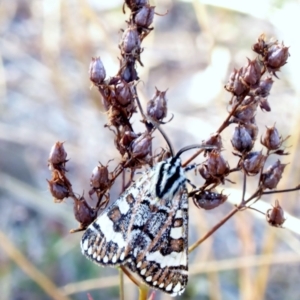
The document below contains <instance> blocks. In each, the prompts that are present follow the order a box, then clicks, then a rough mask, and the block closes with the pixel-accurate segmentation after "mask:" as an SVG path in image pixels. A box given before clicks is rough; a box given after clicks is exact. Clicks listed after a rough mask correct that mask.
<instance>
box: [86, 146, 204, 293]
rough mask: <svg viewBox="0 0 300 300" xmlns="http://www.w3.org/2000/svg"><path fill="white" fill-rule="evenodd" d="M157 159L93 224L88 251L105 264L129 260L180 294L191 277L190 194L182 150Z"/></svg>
mask: <svg viewBox="0 0 300 300" xmlns="http://www.w3.org/2000/svg"><path fill="white" fill-rule="evenodd" d="M195 147H197V148H200V147H203V146H201V145H199V146H190V147H186V148H183V149H182V150H180V151H179V152H178V153H177V155H175V156H174V157H171V158H169V159H167V160H165V161H162V162H159V163H157V164H156V165H155V166H154V167H153V168H151V169H149V170H148V171H146V172H145V173H143V175H142V176H141V177H140V178H139V180H137V181H136V182H134V183H133V184H132V185H131V186H129V187H128V188H127V189H126V190H125V192H124V193H122V194H121V195H120V197H119V198H118V199H117V200H116V201H115V202H114V203H113V204H112V205H111V206H109V207H108V208H107V209H105V210H104V211H103V212H102V214H101V215H100V216H99V217H98V218H97V219H96V220H95V221H94V222H93V223H92V224H91V225H90V226H89V227H88V228H87V230H86V231H85V233H84V234H83V237H82V240H81V249H82V253H83V254H84V255H85V256H86V257H88V258H89V259H91V260H92V261H93V262H95V263H97V264H100V265H102V266H113V267H116V266H120V265H125V266H127V267H129V268H130V269H131V270H132V271H133V272H135V273H137V274H138V276H139V277H140V278H141V279H142V280H143V281H144V282H145V283H146V284H148V285H149V286H150V287H152V288H156V289H159V290H161V291H163V292H165V293H168V294H171V295H172V296H177V295H180V294H182V293H183V291H184V290H185V287H186V285H187V282H188V194H187V189H186V182H188V179H187V178H186V175H185V172H186V171H187V170H190V169H191V167H187V168H183V167H182V166H181V159H180V155H181V154H182V153H183V152H184V151H186V150H189V149H191V148H195Z"/></svg>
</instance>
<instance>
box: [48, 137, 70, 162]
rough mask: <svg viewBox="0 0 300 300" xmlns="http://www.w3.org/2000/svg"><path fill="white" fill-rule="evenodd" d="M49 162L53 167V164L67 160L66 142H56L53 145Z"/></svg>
mask: <svg viewBox="0 0 300 300" xmlns="http://www.w3.org/2000/svg"><path fill="white" fill-rule="evenodd" d="M48 162H49V164H50V165H49V167H51V165H52V164H54V165H57V164H64V163H66V162H67V152H66V151H65V148H64V143H61V142H56V143H55V144H54V145H53V146H52V148H51V150H50V154H49V159H48Z"/></svg>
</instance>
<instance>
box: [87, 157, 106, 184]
mask: <svg viewBox="0 0 300 300" xmlns="http://www.w3.org/2000/svg"><path fill="white" fill-rule="evenodd" d="M90 185H91V187H93V188H95V189H100V190H105V189H106V188H107V187H108V185H109V172H108V167H107V166H103V165H102V164H101V163H100V162H99V165H98V166H97V167H95V168H94V170H93V172H92V176H91V179H90Z"/></svg>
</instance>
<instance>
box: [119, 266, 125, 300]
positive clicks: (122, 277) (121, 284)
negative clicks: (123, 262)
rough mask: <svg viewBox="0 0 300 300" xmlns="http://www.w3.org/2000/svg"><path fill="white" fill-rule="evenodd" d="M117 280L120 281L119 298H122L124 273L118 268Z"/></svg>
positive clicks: (122, 299) (121, 299)
mask: <svg viewBox="0 0 300 300" xmlns="http://www.w3.org/2000/svg"><path fill="white" fill-rule="evenodd" d="M119 281H120V284H119V286H120V300H124V273H123V270H122V269H119Z"/></svg>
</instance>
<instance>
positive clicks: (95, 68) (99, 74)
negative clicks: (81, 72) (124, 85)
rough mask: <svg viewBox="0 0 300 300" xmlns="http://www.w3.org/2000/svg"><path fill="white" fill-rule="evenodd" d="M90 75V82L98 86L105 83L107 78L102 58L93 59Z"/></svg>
mask: <svg viewBox="0 0 300 300" xmlns="http://www.w3.org/2000/svg"><path fill="white" fill-rule="evenodd" d="M89 73H90V80H91V81H92V82H93V83H95V84H96V85H97V84H101V83H102V82H103V81H104V79H105V77H106V72H105V69H104V66H103V63H102V61H101V59H100V57H96V58H92V61H91V63H90V68H89Z"/></svg>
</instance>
